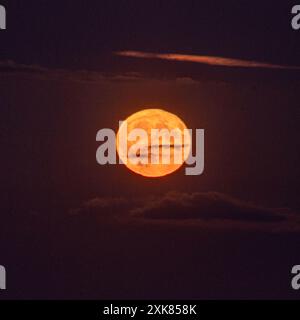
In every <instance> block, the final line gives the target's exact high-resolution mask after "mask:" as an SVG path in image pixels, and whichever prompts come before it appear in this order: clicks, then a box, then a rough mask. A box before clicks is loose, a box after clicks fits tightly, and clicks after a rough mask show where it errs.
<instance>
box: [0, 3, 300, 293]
mask: <svg viewBox="0 0 300 320" xmlns="http://www.w3.org/2000/svg"><path fill="white" fill-rule="evenodd" d="M0 3H1V4H3V5H5V6H6V9H7V28H8V29H7V30H6V31H1V32H0V108H1V119H0V126H1V136H0V140H1V146H2V148H3V149H2V153H1V160H0V161H1V169H2V171H3V173H2V174H1V179H2V181H1V185H0V188H1V189H0V191H1V207H2V209H1V212H0V215H2V218H3V219H2V221H3V223H1V224H0V231H1V232H0V264H3V265H6V266H7V268H8V269H9V270H11V277H12V278H11V280H10V281H11V282H10V283H11V288H10V289H9V290H7V293H6V294H7V297H8V298H64V299H66V298H94V299H101V298H103V299H105V298H138V297H140V298H249V297H250V298H287V297H289V298H297V296H296V295H295V293H294V292H293V291H291V289H290V268H291V267H292V265H294V264H297V263H298V264H299V263H300V261H299V241H298V238H299V229H300V228H299V214H298V211H299V208H300V202H299V187H300V185H299V176H300V171H299V166H298V164H299V160H300V154H299V150H300V146H299V120H300V113H299V98H298V95H299V92H300V72H299V70H287V69H264V68H262V69H257V68H240V67H239V68H237V67H226V66H216V65H213V66H208V65H202V64H194V63H186V62H174V61H172V62H171V61H162V60H152V59H149V60H148V59H134V58H128V57H121V56H116V55H114V52H116V51H125V50H137V51H142V52H157V53H168V52H174V53H180V54H193V55H210V56H218V57H228V58H237V59H244V60H249V61H260V62H266V63H269V64H271V63H272V64H280V65H287V66H300V59H299V52H300V31H298V32H297V31H294V30H292V28H291V24H290V20H291V13H290V12H291V8H292V4H290V3H289V2H288V1H285V0H282V1H212V0H210V1H136V2H135V1H47V0H43V1H30V0H28V1H15V0H9V1H5V0H0ZM293 4H294V3H293ZM144 107H164V108H166V109H167V110H169V111H171V112H174V113H175V114H177V115H179V116H180V117H181V118H182V119H184V121H185V122H186V123H187V125H188V126H189V127H190V128H193V129H194V128H204V129H205V171H204V173H203V175H201V176H196V177H195V176H185V175H184V170H179V171H178V172H176V173H175V174H173V175H170V176H168V177H165V178H162V179H158V180H157V179H154V180H153V179H148V180H147V179H144V178H141V177H140V176H137V175H134V174H132V173H131V172H129V171H128V170H127V169H126V168H125V167H124V166H104V167H100V166H99V165H98V164H97V163H96V160H95V153H96V149H97V147H98V143H96V141H95V136H96V132H97V131H98V130H99V129H101V128H105V127H108V128H114V129H116V128H117V125H118V121H119V120H122V119H124V118H125V117H127V116H128V115H130V114H132V113H134V112H135V111H138V110H139V109H141V108H144ZM171 191H175V192H177V193H176V195H177V196H176V199H175V200H174V199H173V198H171V200H170V199H169V197H170V192H171ZM151 197H153V198H151ZM171 197H172V193H171ZM185 197H188V199H190V206H189V207H186V206H185V204H184V201H181V200H180V199H182V198H185ZM91 199H96V200H93V201H94V202H93V201H92V203H96V205H95V206H93V205H91V202H89V200H91ZM149 199H150V200H149ZM149 202H150V203H152V202H154V203H156V205H157V206H156V207H155V208H154V209H153V210H152V209H151V210H152V211H151V210H150V209H149V208H148V206H149ZM74 209H75V212H76V213H77V214H75V215H74V214H70V212H71V213H74ZM136 211H138V212H140V215H138V216H137V217H134V218H132V215H131V214H132V212H136ZM185 214H186V215H187V216H189V219H188V220H189V223H186V221H185V220H186V215H185ZM153 216H154V217H155V219H154V220H155V221H153ZM174 217H176V219H174ZM174 220H176V221H175V222H174ZM297 259H298V260H297ZM24 274H26V275H27V276H26V277H23V275H24ZM298 297H299V295H298Z"/></svg>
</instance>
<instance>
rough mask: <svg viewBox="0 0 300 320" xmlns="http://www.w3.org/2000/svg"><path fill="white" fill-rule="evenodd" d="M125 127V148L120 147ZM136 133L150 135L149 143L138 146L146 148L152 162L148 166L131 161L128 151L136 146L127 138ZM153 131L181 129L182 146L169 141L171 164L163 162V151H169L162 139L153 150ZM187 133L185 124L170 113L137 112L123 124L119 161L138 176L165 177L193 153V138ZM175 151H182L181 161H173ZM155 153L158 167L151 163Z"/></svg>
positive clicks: (161, 111) (143, 142)
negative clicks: (191, 149)
mask: <svg viewBox="0 0 300 320" xmlns="http://www.w3.org/2000/svg"><path fill="white" fill-rule="evenodd" d="M125 123H126V126H127V143H126V146H125V147H123V146H122V144H121V143H120V135H121V134H120V132H124V130H125V131H126V127H125ZM134 129H143V130H145V132H146V133H147V137H148V139H146V140H147V141H143V140H142V138H140V139H137V140H139V141H138V142H139V144H140V145H143V144H144V145H145V148H146V149H148V151H149V152H148V154H147V156H148V159H149V161H148V163H141V162H139V163H132V162H131V161H130V159H129V156H128V151H129V149H130V148H131V147H132V145H133V144H135V143H136V142H137V141H132V140H129V139H128V134H129V133H130V132H131V131H132V130H134ZM152 129H157V130H162V129H167V130H169V132H171V131H172V130H174V129H175V130H178V129H179V130H178V132H180V135H181V137H180V141H182V142H180V144H179V145H178V144H176V142H175V139H173V140H171V139H170V145H169V146H170V147H169V152H170V160H171V161H170V162H169V163H165V162H164V161H162V154H163V148H165V147H166V146H165V145H164V144H163V142H162V139H159V143H158V145H157V146H154V148H153V146H150V144H151V132H153V130H152ZM185 129H187V126H186V125H185V123H184V122H183V121H182V120H181V119H180V118H179V117H178V116H176V115H175V114H173V113H170V112H168V111H165V110H162V109H144V110H141V111H138V112H136V113H134V114H132V115H131V116H129V117H128V118H127V119H126V121H124V122H123V123H122V124H121V126H120V128H119V131H118V134H117V137H116V147H117V152H118V154H119V157H120V159H121V160H122V162H123V163H125V165H126V166H127V168H128V169H129V170H131V171H133V172H135V173H137V174H139V175H142V176H144V177H153V178H154V177H162V176H166V175H168V174H170V173H173V172H174V171H176V170H177V169H179V168H180V167H181V166H182V164H183V163H184V161H185V160H186V158H187V156H188V154H189V152H190V146H191V137H190V134H187V135H184V133H183V132H184V130H185ZM147 137H146V138H147ZM171 138H172V136H171ZM122 148H123V149H124V148H127V150H123V149H122ZM176 148H180V149H179V150H180V151H179V152H182V154H181V155H182V157H181V160H180V161H174V158H175V149H176ZM154 152H156V154H157V157H158V159H159V161H158V162H156V163H151V161H150V159H151V156H152V155H153V154H154ZM137 156H138V155H137Z"/></svg>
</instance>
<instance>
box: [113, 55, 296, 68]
mask: <svg viewBox="0 0 300 320" xmlns="http://www.w3.org/2000/svg"><path fill="white" fill-rule="evenodd" d="M115 54H116V55H118V56H124V57H131V58H142V59H160V60H169V61H179V62H193V63H201V64H206V65H212V66H222V67H239V68H265V69H286V70H300V67H299V66H285V65H280V64H272V63H267V62H258V61H252V60H242V59H232V58H224V57H217V56H204V55H188V54H180V53H151V52H142V51H118V52H115Z"/></svg>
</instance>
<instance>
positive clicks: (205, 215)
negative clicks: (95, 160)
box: [70, 192, 300, 232]
mask: <svg viewBox="0 0 300 320" xmlns="http://www.w3.org/2000/svg"><path fill="white" fill-rule="evenodd" d="M70 213H72V214H93V215H95V216H96V217H98V218H99V219H101V221H102V222H104V221H106V222H115V223H117V222H126V223H150V224H151V225H161V224H163V225H166V224H167V225H176V226H182V227H186V226H193V227H200V228H202V227H206V228H221V229H224V228H225V229H228V228H229V229H233V228H238V229H240V228H242V229H247V230H261V231H264V232H265V231H268V232H299V230H300V217H299V215H298V214H297V213H296V212H294V211H293V210H291V209H289V208H265V207H262V206H258V205H255V204H252V203H248V202H245V201H242V200H239V199H236V198H234V197H231V196H229V195H226V194H222V193H219V192H195V193H182V192H168V193H166V194H163V195H161V196H151V197H149V198H139V197H134V198H131V199H129V198H122V197H121V198H105V197H104V198H101V197H100V198H95V199H92V200H89V201H87V202H86V203H84V204H83V205H82V206H81V207H80V208H77V209H73V210H71V211H70Z"/></svg>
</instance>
